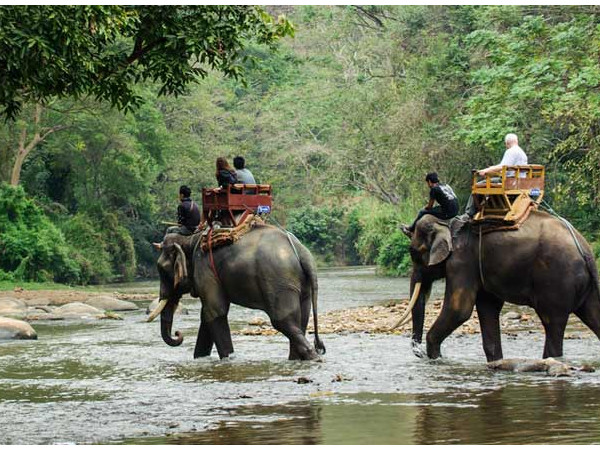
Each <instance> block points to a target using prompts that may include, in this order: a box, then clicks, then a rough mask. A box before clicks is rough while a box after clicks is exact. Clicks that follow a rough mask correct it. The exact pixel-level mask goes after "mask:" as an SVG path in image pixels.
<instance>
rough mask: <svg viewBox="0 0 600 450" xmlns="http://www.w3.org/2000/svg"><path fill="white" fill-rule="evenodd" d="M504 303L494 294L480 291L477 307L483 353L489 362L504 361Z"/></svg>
mask: <svg viewBox="0 0 600 450" xmlns="http://www.w3.org/2000/svg"><path fill="white" fill-rule="evenodd" d="M503 305H504V302H503V301H502V300H500V299H499V298H498V297H496V296H495V295H493V294H490V293H488V292H485V291H479V293H478V294H477V300H476V306H477V315H478V316H479V326H480V327H481V338H482V340H483V351H484V352H485V357H486V358H487V360H488V362H491V361H496V360H498V359H502V338H501V334H500V311H502V306H503Z"/></svg>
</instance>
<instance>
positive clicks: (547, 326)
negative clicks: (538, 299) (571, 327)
mask: <svg viewBox="0 0 600 450" xmlns="http://www.w3.org/2000/svg"><path fill="white" fill-rule="evenodd" d="M538 315H539V316H540V319H541V320H542V325H544V330H545V331H546V342H545V344H544V356H543V357H544V358H557V357H560V356H562V355H563V339H564V337H565V328H566V326H567V320H568V319H569V315H568V314H560V315H557V314H545V313H539V312H538Z"/></svg>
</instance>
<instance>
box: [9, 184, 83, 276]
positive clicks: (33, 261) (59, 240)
mask: <svg viewBox="0 0 600 450" xmlns="http://www.w3.org/2000/svg"><path fill="white" fill-rule="evenodd" d="M0 255H1V257H0V268H1V269H2V270H3V271H4V272H12V277H14V279H17V280H32V281H49V280H54V281H56V282H63V283H76V282H79V281H80V267H79V265H78V264H77V262H76V260H75V259H74V258H73V256H72V255H71V254H70V252H69V249H68V247H67V244H66V242H65V238H64V235H63V234H62V233H61V231H60V230H59V229H58V228H57V227H56V226H55V225H54V224H53V223H52V222H50V220H49V219H48V218H47V217H46V216H45V215H44V214H43V212H42V210H41V209H40V208H39V207H38V206H36V205H35V203H34V202H33V201H32V200H31V199H29V198H27V197H26V196H25V193H24V191H23V189H21V188H20V187H17V188H13V187H10V186H7V185H4V184H2V185H0ZM3 278H5V276H3Z"/></svg>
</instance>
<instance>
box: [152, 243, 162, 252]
mask: <svg viewBox="0 0 600 450" xmlns="http://www.w3.org/2000/svg"><path fill="white" fill-rule="evenodd" d="M152 246H153V247H154V248H155V249H156V250H162V242H153V243H152Z"/></svg>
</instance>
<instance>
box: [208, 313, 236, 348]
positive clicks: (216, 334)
mask: <svg viewBox="0 0 600 450" xmlns="http://www.w3.org/2000/svg"><path fill="white" fill-rule="evenodd" d="M208 329H209V330H210V336H211V337H212V339H213V341H214V343H215V346H216V347H217V352H218V353H219V358H221V359H223V358H227V357H228V356H229V355H231V354H232V353H233V342H232V341H231V330H230V329H229V321H228V320H227V316H221V317H217V318H216V319H213V320H212V321H210V322H209V323H208Z"/></svg>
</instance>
